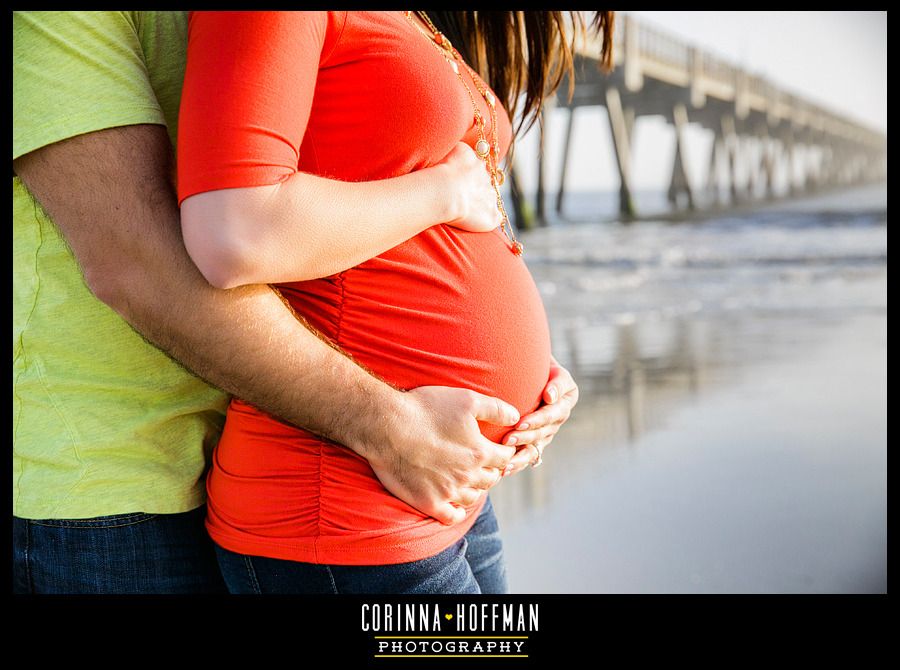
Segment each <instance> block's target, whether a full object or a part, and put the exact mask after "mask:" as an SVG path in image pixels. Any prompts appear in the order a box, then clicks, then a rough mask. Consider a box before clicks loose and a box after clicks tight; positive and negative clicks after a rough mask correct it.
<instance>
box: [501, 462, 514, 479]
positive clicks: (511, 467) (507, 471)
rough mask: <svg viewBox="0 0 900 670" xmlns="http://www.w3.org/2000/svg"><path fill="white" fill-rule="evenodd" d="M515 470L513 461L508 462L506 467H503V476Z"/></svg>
mask: <svg viewBox="0 0 900 670" xmlns="http://www.w3.org/2000/svg"><path fill="white" fill-rule="evenodd" d="M512 471H513V466H512V463H510V464H508V465H507V466H506V467H505V468H503V476H504V477H506V476H507V475H509V474H510V473H512Z"/></svg>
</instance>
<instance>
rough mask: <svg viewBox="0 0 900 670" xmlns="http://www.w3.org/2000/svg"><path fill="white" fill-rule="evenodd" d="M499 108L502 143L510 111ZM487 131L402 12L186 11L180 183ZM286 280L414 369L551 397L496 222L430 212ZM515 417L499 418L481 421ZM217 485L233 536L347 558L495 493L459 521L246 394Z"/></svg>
mask: <svg viewBox="0 0 900 670" xmlns="http://www.w3.org/2000/svg"><path fill="white" fill-rule="evenodd" d="M460 71H461V72H463V76H464V77H465V78H466V80H467V83H468V85H469V87H470V88H471V90H472V92H473V93H474V94H475V96H476V101H477V102H478V103H479V105H480V108H481V113H482V114H483V115H484V116H485V118H487V119H490V113H489V109H488V107H487V104H486V103H485V102H484V100H483V99H481V96H480V95H479V94H478V93H477V89H476V88H475V86H474V83H473V82H472V81H471V78H470V77H469V75H468V74H467V73H465V71H464V70H463V69H462V68H461V69H460ZM497 111H498V113H497V119H498V124H499V128H498V131H499V139H500V142H501V158H502V156H504V155H505V153H506V151H507V149H508V146H509V140H510V136H511V127H510V122H509V118H508V116H507V114H506V112H505V111H504V110H503V109H502V107H499V105H498V110H497ZM477 139H478V135H477V128H476V126H475V119H474V114H473V109H472V103H471V100H470V99H469V97H468V95H467V93H466V91H465V89H464V88H463V86H462V84H461V83H460V81H459V79H458V78H457V76H456V74H455V73H454V72H453V70H452V69H451V68H450V67H449V66H448V64H447V62H446V61H445V60H444V58H443V57H442V56H441V54H440V53H438V52H437V50H436V49H434V48H433V46H432V45H431V44H429V42H428V40H427V39H426V38H425V37H424V36H423V35H422V34H421V33H420V32H419V31H418V29H417V28H416V27H415V26H413V25H412V24H411V23H410V22H409V20H408V19H407V18H406V17H405V16H404V13H403V12H399V11H394V12H245V13H230V12H221V13H220V12H211V13H205V12H197V13H193V14H192V15H191V18H190V24H189V39H188V64H187V71H186V75H185V82H184V91H183V94H182V102H181V117H180V121H179V141H178V185H179V199H180V200H184V198H186V197H188V196H190V195H193V194H195V193H200V192H203V191H209V190H216V189H222V188H234V187H246V186H257V185H263V184H273V183H276V182H278V181H281V180H283V179H286V178H287V177H289V176H290V175H291V174H292V173H294V172H296V171H301V172H308V173H312V174H316V175H320V176H323V177H329V178H332V179H339V180H343V181H370V180H378V179H386V178H390V177H396V176H400V175H403V174H407V173H409V172H413V171H415V170H419V169H422V168H424V167H427V166H429V165H433V164H435V163H437V162H439V161H440V160H441V159H442V158H444V157H445V156H446V155H447V154H448V153H449V152H450V150H451V149H452V148H453V147H454V145H455V144H456V143H457V142H459V141H460V140H462V141H465V142H467V143H468V144H469V145H470V146H474V144H475V142H476V141H477ZM260 225H261V226H262V225H265V222H260ZM322 225H328V222H327V221H323V222H322ZM279 289H280V290H281V292H282V294H283V295H284V296H285V298H286V299H287V300H288V301H289V302H290V304H291V306H292V307H293V308H294V309H295V310H296V311H297V312H298V313H299V314H302V315H303V317H304V318H305V319H306V320H307V321H308V322H309V324H310V325H311V326H313V327H314V328H315V329H317V330H318V331H319V332H320V333H322V334H323V335H324V336H325V337H327V338H329V339H330V340H331V341H333V342H334V343H335V344H337V345H338V346H339V347H340V348H341V349H343V350H344V351H346V352H347V353H349V354H350V355H351V356H353V358H354V359H355V360H356V361H358V362H359V363H360V364H362V365H364V366H365V367H367V368H369V369H370V370H372V371H373V372H375V373H376V374H378V375H380V376H382V377H383V378H384V379H386V380H388V381H390V382H391V383H393V384H395V385H397V386H399V387H401V388H406V389H410V388H414V387H417V386H423V385H443V386H456V387H464V388H469V389H473V390H475V391H479V392H481V393H485V394H488V395H492V396H497V397H500V398H502V399H503V400H506V401H507V402H509V403H510V404H512V405H514V406H515V407H517V408H518V409H519V411H520V412H522V413H523V414H524V413H527V412H530V411H532V410H533V409H534V408H535V407H537V405H538V404H539V403H540V394H541V392H542V390H543V388H544V386H545V384H546V383H547V379H548V376H549V367H550V362H549V359H550V337H549V332H548V327H547V321H546V316H545V314H544V308H543V305H542V303H541V299H540V296H539V294H538V291H537V288H536V287H535V285H534V281H533V280H532V278H531V275H530V273H529V272H528V269H527V268H526V266H525V264H524V263H523V261H522V259H521V258H520V257H518V256H515V255H514V254H513V253H512V252H511V250H510V245H509V242H508V241H507V239H506V238H505V236H504V235H503V233H502V232H501V231H500V229H497V230H494V231H493V232H490V233H468V232H464V231H461V230H457V229H455V228H452V227H449V226H445V225H437V226H433V227H431V228H429V229H428V230H426V231H424V232H422V233H421V234H419V235H417V236H415V237H414V238H412V239H410V240H408V241H407V242H405V243H403V244H401V245H399V246H397V247H395V248H394V249H391V250H389V251H387V252H385V253H383V254H381V255H380V256H378V257H376V258H373V259H372V260H369V261H367V262H365V263H362V264H360V265H358V266H356V267H354V268H351V269H350V270H347V271H345V272H341V273H339V274H337V275H334V276H331V277H326V278H323V279H317V280H313V281H304V282H297V283H289V284H282V285H279ZM337 401H338V402H339V399H337ZM506 430H508V429H497V428H496V427H486V428H485V435H487V436H488V437H490V438H493V439H499V437H500V435H502V434H503V433H504V432H506ZM207 490H208V493H209V516H208V519H207V527H208V529H209V532H210V534H211V535H212V537H213V539H214V540H215V541H216V542H218V543H219V544H220V545H222V546H223V547H225V548H227V549H230V550H232V551H237V552H240V553H246V554H253V555H262V556H269V557H273V558H282V559H289V560H296V561H304V562H313V563H332V564H345V565H359V564H372V565H376V564H389V563H400V562H406V561H412V560H418V559H422V558H426V557H428V556H432V555H434V554H436V553H438V552H439V551H442V550H443V549H445V548H447V547H448V546H450V545H451V544H453V543H454V542H456V541H457V540H458V539H459V538H460V537H462V535H464V534H465V532H466V531H467V530H468V529H469V528H470V527H471V525H472V523H474V520H475V518H476V517H477V514H478V512H479V511H480V509H481V507H482V505H483V499H482V501H481V502H479V503H478V504H476V505H474V506H473V507H472V508H470V509H469V510H468V512H469V514H468V516H467V518H466V520H465V521H464V522H463V523H461V524H458V525H455V526H444V525H442V524H441V523H439V522H438V521H436V520H435V519H433V518H431V517H428V516H425V515H423V514H422V513H420V512H418V511H417V510H415V509H413V508H412V507H410V506H409V505H407V504H406V503H404V502H402V501H400V500H399V499H398V498H396V497H394V496H393V495H391V494H390V493H389V492H388V491H387V490H386V489H385V488H384V487H383V486H382V485H381V483H380V482H379V481H378V479H377V478H376V477H375V475H374V473H373V471H372V469H371V468H370V467H369V464H368V462H367V461H366V460H365V459H363V458H361V457H360V456H358V455H356V454H355V453H353V452H352V451H350V450H349V449H347V448H345V447H342V446H340V445H336V444H334V443H333V442H330V441H328V440H324V439H322V438H319V437H317V436H315V435H313V434H311V433H309V432H307V431H304V430H301V429H298V428H295V427H293V426H289V425H287V424H285V423H282V422H279V421H277V420H275V419H273V418H272V417H270V416H268V415H266V414H265V413H263V412H261V411H259V410H257V409H256V408H254V407H252V406H251V405H248V404H247V403H244V402H241V401H240V400H237V399H235V400H234V401H232V404H231V406H230V408H229V410H228V417H227V421H226V425H225V430H224V433H223V435H222V439H221V441H220V442H219V445H218V447H217V449H216V451H215V454H214V458H213V464H212V468H211V471H210V474H209V477H208V480H207Z"/></svg>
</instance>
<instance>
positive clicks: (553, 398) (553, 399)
mask: <svg viewBox="0 0 900 670" xmlns="http://www.w3.org/2000/svg"><path fill="white" fill-rule="evenodd" d="M547 393H548V394H549V396H550V402H556V395H557V390H556V387H555V386H551V387H550V390H549V391H548V392H547Z"/></svg>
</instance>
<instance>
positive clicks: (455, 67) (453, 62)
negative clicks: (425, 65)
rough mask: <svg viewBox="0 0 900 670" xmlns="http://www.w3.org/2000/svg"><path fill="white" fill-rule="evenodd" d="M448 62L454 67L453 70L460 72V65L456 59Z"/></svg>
mask: <svg viewBox="0 0 900 670" xmlns="http://www.w3.org/2000/svg"><path fill="white" fill-rule="evenodd" d="M447 63H448V64H449V65H450V67H451V68H453V71H454V72H455V73H456V74H459V65H457V64H456V61H455V60H448V61H447Z"/></svg>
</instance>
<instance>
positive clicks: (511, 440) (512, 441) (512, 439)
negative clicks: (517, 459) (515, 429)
mask: <svg viewBox="0 0 900 670" xmlns="http://www.w3.org/2000/svg"><path fill="white" fill-rule="evenodd" d="M518 441H519V438H518V437H516V436H515V435H513V436H512V437H510V438H508V439H507V440H506V444H507V446H510V447H511V446H513V445H514V444H515V443H516V442H518Z"/></svg>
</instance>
